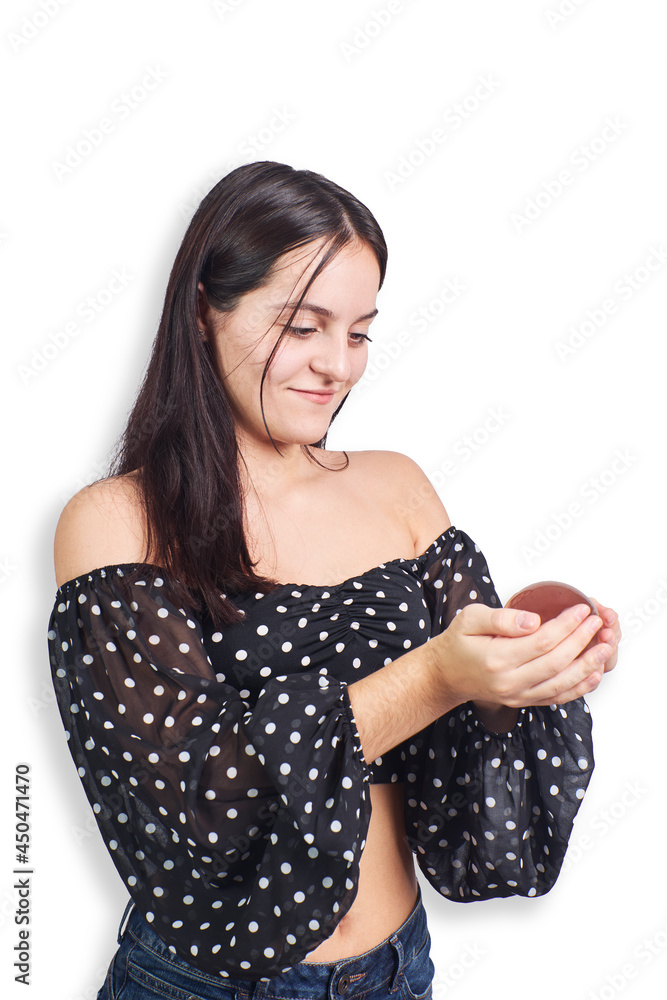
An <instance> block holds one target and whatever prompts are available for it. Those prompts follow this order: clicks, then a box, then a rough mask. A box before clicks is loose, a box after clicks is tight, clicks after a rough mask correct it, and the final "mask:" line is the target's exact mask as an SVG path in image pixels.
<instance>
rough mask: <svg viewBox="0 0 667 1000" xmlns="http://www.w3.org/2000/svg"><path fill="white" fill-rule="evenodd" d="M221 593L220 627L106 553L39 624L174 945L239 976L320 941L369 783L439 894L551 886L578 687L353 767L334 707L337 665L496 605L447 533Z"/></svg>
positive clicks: (268, 970)
mask: <svg viewBox="0 0 667 1000" xmlns="http://www.w3.org/2000/svg"><path fill="white" fill-rule="evenodd" d="M134 570H136V571H137V572H136V573H134V572H133V571H134ZM155 572H157V573H158V575H157V576H156V575H155ZM233 600H234V603H236V604H237V605H238V606H239V607H241V608H242V609H243V610H244V611H245V613H246V618H245V619H244V621H243V622H242V623H240V624H237V625H232V626H226V627H225V629H224V630H222V631H218V630H216V629H215V628H214V627H213V625H212V623H210V620H209V619H208V617H207V615H205V614H204V615H201V616H200V617H199V618H197V617H195V616H194V615H193V613H192V611H191V610H190V609H186V608H182V607H177V606H176V605H175V604H174V603H172V601H171V600H170V596H169V588H168V581H167V577H166V576H165V574H164V571H162V570H159V569H158V570H156V568H155V567H148V566H146V564H140V563H139V564H138V563H133V564H120V565H116V566H107V567H104V568H100V569H95V570H93V571H92V572H91V573H89V574H85V575H82V576H81V577H78V578H76V579H75V580H70V581H68V582H67V583H65V584H64V585H63V586H62V587H60V588H58V592H57V594H56V601H55V605H54V608H53V611H52V614H51V619H50V622H49V635H48V640H49V652H50V658H51V665H52V673H53V681H54V686H55V690H56V694H57V698H58V704H59V707H60V711H61V714H62V717H63V721H64V725H65V728H66V730H67V734H68V739H69V747H70V751H71V753H72V756H73V758H74V761H75V764H76V766H77V769H78V773H79V775H80V777H81V780H82V783H83V785H84V788H85V790H86V794H87V796H88V799H89V801H90V802H91V804H92V806H93V809H94V812H95V816H96V820H97V823H98V825H99V827H100V830H101V833H102V836H103V837H104V839H105V842H106V844H107V846H108V849H109V851H110V853H111V857H112V859H113V861H114V863H115V865H116V867H117V869H118V871H119V873H120V875H121V877H122V878H123V880H124V882H125V885H126V886H127V888H128V892H129V893H130V894H131V896H132V897H133V899H134V900H135V902H136V903H137V906H138V908H139V909H140V911H141V912H142V913H143V914H144V915H145V916H146V915H147V914H150V920H151V926H152V927H153V929H154V930H155V931H156V933H158V934H159V935H160V937H161V938H162V939H163V940H164V941H165V943H166V944H167V946H169V947H170V948H171V949H172V950H173V951H174V953H175V954H177V955H179V956H180V957H181V958H183V959H184V960H185V961H187V962H190V963H193V956H196V963H195V964H196V965H197V967H198V968H200V969H202V971H205V972H207V973H213V974H215V975H219V976H221V977H223V979H224V977H229V976H234V977H238V978H243V979H248V978H249V977H251V976H256V977H257V978H259V977H260V976H272V975H277V974H278V973H279V972H281V971H285V970H287V969H288V968H290V967H291V966H292V965H294V964H296V963H297V962H299V961H300V960H301V959H302V958H304V957H305V955H306V954H307V952H309V951H311V950H312V949H313V948H314V947H316V945H317V944H319V943H320V942H322V941H323V940H325V939H326V938H328V937H329V936H330V935H331V933H332V932H333V930H334V929H335V927H336V926H337V924H338V922H339V921H340V919H341V917H342V916H343V915H344V914H345V913H346V912H347V911H348V910H349V908H350V906H351V905H352V902H353V901H354V897H355V895H356V891H357V884H358V874H359V859H360V856H361V853H362V851H363V848H364V845H365V842H366V835H367V831H368V823H369V820H370V797H369V794H368V785H369V784H370V783H371V782H373V781H401V782H404V790H405V800H404V813H405V821H406V832H407V835H408V840H409V843H410V846H411V848H412V850H413V851H414V852H415V855H416V857H417V860H418V863H419V865H420V867H421V869H422V871H423V872H424V873H425V875H426V877H427V878H428V880H429V881H430V882H431V884H432V885H433V886H434V887H435V888H436V889H437V890H438V891H439V892H441V893H442V894H443V895H445V896H447V897H449V898H450V899H454V900H461V901H467V900H472V899H485V898H490V897H492V896H504V895H510V894H512V893H517V894H521V895H529V896H530V895H539V894H541V893H543V892H546V891H547V890H548V889H549V888H550V887H551V885H552V884H553V882H554V881H555V878H556V877H557V875H558V871H559V869H560V865H561V863H562V859H563V856H564V851H565V848H566V846H567V841H568V838H569V834H570V831H571V826H572V822H573V820H574V816H575V814H576V811H577V808H578V807H579V805H580V802H581V799H582V797H583V794H584V791H585V788H586V786H587V783H588V780H589V778H590V774H591V771H592V768H593V755H592V746H591V741H590V716H589V715H588V709H587V707H586V706H585V704H584V702H583V700H580V701H578V702H572V703H570V704H569V705H567V706H565V707H561V708H560V709H556V708H555V707H554V708H550V709H539V708H533V709H529V710H524V711H523V712H522V713H521V717H520V720H519V723H518V725H517V726H516V727H515V729H514V730H513V732H512V733H507V734H491V733H488V732H487V731H486V730H485V729H484V727H483V726H481V725H480V724H479V723H478V722H477V720H476V718H475V715H474V711H473V710H472V707H471V706H470V705H465V706H460V707H459V708H458V709H455V710H454V711H453V712H450V713H448V714H447V715H445V716H443V717H442V718H441V719H438V720H436V722H434V723H433V724H432V725H431V726H429V727H427V729H425V730H423V731H422V732H421V733H418V734H416V735H414V736H413V737H410V738H409V739H408V740H406V741H404V742H403V743H401V744H400V745H398V746H397V747H395V748H393V749H392V750H391V751H389V753H387V754H385V755H384V756H383V758H382V759H378V761H376V762H374V764H373V765H372V766H370V767H369V766H368V765H367V763H366V761H365V759H364V756H363V752H362V748H361V744H360V741H359V734H358V732H357V728H356V723H355V720H354V717H353V714H352V708H351V705H350V701H349V697H348V693H347V685H348V683H351V682H352V681H354V680H355V679H357V678H358V677H360V676H364V675H366V674H368V673H370V672H372V671H374V670H377V669H379V668H380V667H381V666H382V665H383V664H384V663H387V662H389V661H390V660H393V659H395V658H396V657H397V656H400V655H401V654H402V653H403V652H404V651H405V650H406V649H407V648H410V647H411V646H414V645H419V644H420V643H423V642H425V641H428V639H429V638H430V637H431V636H433V635H436V634H438V633H439V632H440V631H442V630H443V629H444V628H446V627H447V625H448V624H449V622H450V621H451V620H452V618H453V617H454V615H455V614H456V613H457V611H458V610H460V609H461V608H462V607H464V606H465V605H466V604H469V603H472V602H474V601H477V602H480V603H485V604H488V605H492V606H493V605H496V606H499V605H500V602H499V601H498V598H497V595H496V594H495V591H494V589H493V584H492V582H491V579H490V576H489V574H488V568H487V566H486V563H485V561H484V559H483V556H482V554H481V552H480V551H479V549H478V548H477V547H476V546H475V544H474V543H473V542H472V540H471V539H470V538H469V537H468V536H467V535H466V534H465V533H464V532H462V531H460V530H458V529H456V528H453V527H452V528H450V529H448V530H447V531H446V532H443V534H442V535H440V536H439V537H438V538H437V539H436V540H435V541H434V542H433V543H432V544H431V545H430V546H429V548H428V549H427V550H426V551H425V552H424V553H423V554H422V555H421V556H419V557H417V558H416V559H414V560H405V559H396V560H392V561H391V562H389V563H384V564H381V566H378V567H374V568H373V569H371V570H369V571H367V572H366V573H363V574H361V575H360V576H358V577H355V578H351V579H350V580H347V581H344V582H343V583H342V584H338V585H337V586H335V587H330V588H324V587H313V586H309V585H291V584H290V585H286V586H283V587H280V588H278V589H277V590H275V591H273V592H272V593H270V594H266V595H258V594H245V595H233Z"/></svg>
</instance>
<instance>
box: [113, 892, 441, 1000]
mask: <svg viewBox="0 0 667 1000" xmlns="http://www.w3.org/2000/svg"><path fill="white" fill-rule="evenodd" d="M125 913H126V914H127V910H126V911H125ZM124 919H125V915H124V916H123V920H121V928H122V926H123V922H124ZM118 943H119V945H120V947H119V948H118V950H117V952H116V954H115V955H114V957H113V959H112V961H111V965H110V966H109V971H108V972H107V977H106V980H105V982H104V985H103V986H102V988H101V989H100V991H99V993H98V994H97V1000H156V998H161V1000H264V998H265V997H266V998H267V1000H268V998H280V1000H343V998H344V1000H362V998H363V1000H385V998H392V1000H431V998H432V982H433V975H434V972H435V967H434V965H433V962H432V961H431V957H430V947H431V937H430V934H429V932H428V927H427V924H426V911H425V909H424V906H423V903H422V896H421V889H419V895H418V897H417V902H416V903H415V905H414V908H413V910H412V912H411V914H410V916H409V917H407V919H406V920H405V921H404V922H403V923H402V924H401V926H400V927H399V928H398V929H397V930H395V931H394V933H393V934H390V935H389V937H387V938H385V939H384V941H381V942H380V944H378V945H376V946H375V948H371V949H370V951H365V952H364V953H363V954H361V955H355V956H353V957H352V958H341V959H339V960H338V961H336V962H299V963H298V964H297V965H295V966H293V967H292V968H291V969H290V970H289V972H283V973H281V974H280V975H277V976H274V977H273V978H271V979H264V980H259V981H257V982H252V981H250V980H247V979H225V980H224V981H223V982H220V980H219V979H214V978H213V977H212V976H210V975H207V974H205V973H203V972H199V971H198V970H197V969H196V967H195V966H193V965H190V964H189V963H186V962H183V961H182V960H181V959H179V958H177V957H176V956H175V955H173V954H172V952H170V951H169V950H168V949H167V947H166V946H165V945H164V944H163V943H162V941H161V940H160V938H159V937H158V936H157V935H156V934H155V932H154V931H153V930H152V929H151V927H150V925H149V924H148V923H147V922H146V921H145V920H144V918H143V917H142V916H141V914H140V913H139V911H138V910H137V909H136V907H135V908H133V910H132V913H131V914H130V918H129V920H128V922H127V926H126V928H125V931H124V932H123V933H122V935H121V931H120V929H119V932H118Z"/></svg>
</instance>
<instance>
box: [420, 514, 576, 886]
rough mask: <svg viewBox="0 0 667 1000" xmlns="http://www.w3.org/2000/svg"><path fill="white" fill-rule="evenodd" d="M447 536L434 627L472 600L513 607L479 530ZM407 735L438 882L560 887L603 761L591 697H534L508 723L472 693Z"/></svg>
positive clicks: (431, 562) (424, 844)
mask: <svg viewBox="0 0 667 1000" xmlns="http://www.w3.org/2000/svg"><path fill="white" fill-rule="evenodd" d="M438 542H439V543H441V544H436V545H435V546H434V547H431V549H430V550H427V552H426V553H425V558H424V559H423V577H422V582H423V587H424V597H425V600H426V603H427V605H428V608H429V611H430V613H431V620H432V627H431V634H430V637H432V636H435V635H437V634H438V633H440V632H442V631H444V629H446V628H447V626H448V625H449V623H450V622H451V621H452V619H453V618H454V616H455V615H456V614H457V613H458V612H459V611H460V610H461V609H462V608H463V607H465V606H466V605H467V604H472V603H481V604H485V605H488V606H489V607H502V604H501V602H500V600H499V599H498V595H497V594H496V592H495V589H494V586H493V583H492V580H491V577H490V575H489V569H488V566H487V564H486V561H485V559H484V556H483V555H482V552H481V551H480V549H479V548H478V547H477V545H475V543H474V542H473V541H472V539H471V538H470V537H469V536H468V535H466V534H465V532H463V531H461V530H459V529H457V528H454V527H451V528H450V529H449V530H448V531H447V532H444V533H443V535H442V536H441V537H440V539H439V540H438ZM427 641H428V640H427ZM406 745H407V753H406V757H407V763H406V779H405V786H404V787H405V804H404V811H405V818H406V828H407V833H408V840H409V843H410V846H411V848H412V850H413V852H414V853H415V856H416V858H417V860H418V863H419V866H420V868H421V870H422V872H423V873H424V875H425V876H426V878H427V879H428V881H429V882H430V883H431V885H432V886H433V887H434V888H435V889H437V890H438V892H440V893H441V894H442V895H444V896H447V897H448V898H450V899H452V900H455V901H458V902H471V901H473V900H476V899H490V898H492V897H496V896H510V895H513V894H515V895H519V896H539V895H542V894H544V893H546V892H548V891H549V889H551V888H552V886H553V885H554V883H555V881H556V879H557V877H558V873H559V871H560V868H561V865H562V862H563V859H564V856H565V851H566V848H567V844H568V840H569V837H570V834H571V830H572V825H573V822H574V818H575V815H576V813H577V810H578V809H579V806H580V804H581V800H582V799H583V797H584V793H585V791H586V787H587V785H588V782H589V780H590V777H591V773H592V770H593V765H594V760H593V745H592V740H591V717H590V713H589V710H588V707H587V705H586V703H585V702H584V699H583V698H580V699H578V700H576V701H572V702H570V703H568V704H566V705H562V706H556V705H552V706H549V707H544V708H540V707H535V708H524V709H522V710H521V711H520V712H519V717H518V720H517V724H516V726H515V727H514V729H513V730H512V731H511V732H506V733H493V732H490V731H488V730H487V729H486V728H485V727H484V725H483V724H482V723H481V722H480V721H479V720H478V719H477V716H476V713H475V710H474V706H473V704H472V702H468V703H466V704H464V705H460V706H459V707H458V708H456V709H454V710H452V711H451V712H448V713H447V714H446V715H444V716H442V717H441V718H439V719H436V721H435V722H434V723H432V724H431V725H430V726H428V727H427V728H426V729H424V730H422V731H421V732H420V733H418V734H416V736H414V737H412V739H409V740H407V741H406Z"/></svg>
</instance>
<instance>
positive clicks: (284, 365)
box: [199, 241, 380, 450]
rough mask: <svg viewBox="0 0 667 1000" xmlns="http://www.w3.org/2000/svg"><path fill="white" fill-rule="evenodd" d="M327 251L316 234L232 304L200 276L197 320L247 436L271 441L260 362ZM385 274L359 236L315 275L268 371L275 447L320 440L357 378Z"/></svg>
mask: <svg viewBox="0 0 667 1000" xmlns="http://www.w3.org/2000/svg"><path fill="white" fill-rule="evenodd" d="M324 251H325V248H324V244H323V241H317V242H313V243H310V244H308V245H306V246H304V247H300V248H299V249H297V250H295V251H292V252H290V253H289V254H285V255H284V256H283V257H281V258H280V259H279V260H278V262H277V265H276V267H275V269H274V273H273V277H272V278H271V280H270V281H269V282H268V283H267V284H266V285H264V286H263V287H262V288H257V289H255V290H254V291H252V292H248V293H247V294H245V295H244V296H242V298H241V299H240V301H239V303H238V304H237V306H236V307H235V308H234V309H233V310H232V311H231V312H218V311H216V310H214V309H213V308H212V307H211V306H209V305H208V304H207V303H206V300H205V296H204V294H203V291H204V290H203V286H202V285H201V284H200V285H199V288H200V326H203V327H204V328H205V330H206V337H207V339H208V340H209V341H210V342H211V343H212V345H213V349H214V352H215V358H216V364H217V368H218V372H219V374H220V378H221V379H222V380H224V384H225V389H226V392H227V395H228V397H229V400H230V403H231V406H232V410H233V413H234V419H235V422H236V427H237V434H238V435H239V437H240V438H241V440H243V439H249V440H251V441H254V442H261V443H268V444H269V445H270V439H269V436H268V434H267V431H266V428H265V426H264V421H263V420H262V411H261V408H260V398H259V389H260V381H261V377H262V371H263V370H264V365H265V364H266V360H267V358H268V356H269V354H270V353H271V350H272V348H273V345H274V344H275V342H276V340H277V338H278V336H279V334H280V332H281V330H282V329H283V327H284V326H285V325H286V324H287V320H288V318H289V316H290V314H291V312H292V308H293V304H294V303H295V302H296V300H297V299H298V297H299V295H300V293H301V291H302V290H303V288H304V286H305V285H306V283H307V281H308V279H309V277H310V275H311V274H312V272H313V270H314V269H315V268H316V266H317V264H318V262H319V260H320V259H321V257H322V255H323V253H324ZM379 284H380V268H379V265H378V262H377V259H376V257H375V254H374V253H373V251H372V250H371V249H370V248H369V247H368V246H367V245H366V244H360V243H355V244H353V245H350V246H346V247H344V248H343V249H342V250H341V251H339V253H338V254H337V255H336V256H335V257H334V258H333V260H331V261H330V262H329V263H328V264H327V265H326V267H325V268H324V270H323V271H322V272H321V273H320V274H319V275H318V276H317V278H316V279H315V280H314V282H313V284H312V285H311V287H310V289H309V290H308V293H307V294H306V296H305V299H304V302H303V304H302V306H301V308H300V309H299V311H298V312H297V313H296V315H295V317H294V319H293V320H292V324H291V326H290V327H289V329H288V330H287V332H286V333H285V336H284V337H283V339H282V341H281V343H280V345H279V346H278V348H277V350H276V353H275V355H274V357H273V359H272V361H271V365H270V367H269V369H268V371H267V374H266V378H265V380H264V387H263V393H262V396H263V402H264V413H265V415H266V422H267V424H268V426H269V429H270V431H271V436H272V438H273V440H274V441H275V443H276V444H277V445H278V446H279V447H280V446H281V444H282V445H289V444H295V445H301V444H313V443H314V442H316V441H319V440H321V438H322V437H324V434H325V433H326V431H327V429H328V427H329V424H330V422H331V417H332V414H333V413H334V411H335V410H336V408H337V406H338V404H339V403H340V401H341V400H342V399H343V397H344V396H345V395H346V394H347V393H348V392H349V391H350V389H351V388H352V386H353V385H355V383H356V382H358V381H359V379H360V378H361V376H362V374H363V372H364V369H365V367H366V362H367V359H368V345H367V340H366V336H365V335H366V334H367V333H368V329H369V326H370V324H371V321H372V319H373V316H374V315H375V313H376V311H377V310H376V307H375V300H376V296H377V292H378V288H379ZM286 304H287V305H286ZM270 446H271V448H273V446H272V445H270ZM281 450H282V449H281Z"/></svg>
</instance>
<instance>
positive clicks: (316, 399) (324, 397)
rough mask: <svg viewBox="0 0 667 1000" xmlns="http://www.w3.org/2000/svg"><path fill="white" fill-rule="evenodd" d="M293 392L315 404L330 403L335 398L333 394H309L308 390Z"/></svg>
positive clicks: (295, 390) (294, 390)
mask: <svg viewBox="0 0 667 1000" xmlns="http://www.w3.org/2000/svg"><path fill="white" fill-rule="evenodd" d="M292 392H298V393H299V395H300V396H303V397H304V399H310V400H312V401H313V403H330V402H331V400H332V399H333V396H334V394H333V392H308V391H307V390H306V389H292Z"/></svg>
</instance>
